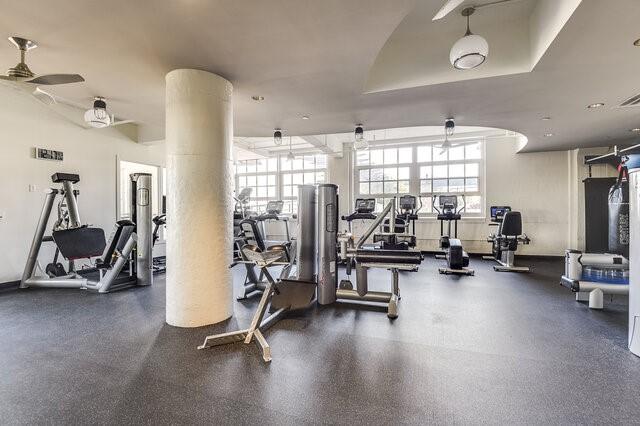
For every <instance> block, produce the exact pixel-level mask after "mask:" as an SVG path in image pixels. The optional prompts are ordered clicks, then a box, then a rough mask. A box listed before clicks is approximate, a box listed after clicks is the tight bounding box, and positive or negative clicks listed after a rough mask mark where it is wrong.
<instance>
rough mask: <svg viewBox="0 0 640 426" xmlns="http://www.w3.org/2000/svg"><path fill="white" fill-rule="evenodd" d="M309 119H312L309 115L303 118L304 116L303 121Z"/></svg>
mask: <svg viewBox="0 0 640 426" xmlns="http://www.w3.org/2000/svg"><path fill="white" fill-rule="evenodd" d="M309 118H310V117H309V116H308V115H303V116H302V119H303V120H308V119H309Z"/></svg>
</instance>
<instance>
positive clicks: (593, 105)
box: [587, 102, 604, 109]
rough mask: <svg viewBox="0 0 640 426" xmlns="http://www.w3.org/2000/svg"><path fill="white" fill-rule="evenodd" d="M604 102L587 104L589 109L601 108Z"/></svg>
mask: <svg viewBox="0 0 640 426" xmlns="http://www.w3.org/2000/svg"><path fill="white" fill-rule="evenodd" d="M603 106H604V104H603V103H602V102H596V103H595V104H591V105H587V108H589V109H595V108H601V107H603Z"/></svg>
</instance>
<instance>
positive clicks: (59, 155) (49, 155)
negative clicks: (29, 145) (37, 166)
mask: <svg viewBox="0 0 640 426" xmlns="http://www.w3.org/2000/svg"><path fill="white" fill-rule="evenodd" d="M35 154H36V158H37V159H39V160H54V161H62V160H64V153H63V152H62V151H54V150H53V149H44V148H35Z"/></svg>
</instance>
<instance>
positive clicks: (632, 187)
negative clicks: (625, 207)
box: [627, 155, 640, 356]
mask: <svg viewBox="0 0 640 426" xmlns="http://www.w3.org/2000/svg"><path fill="white" fill-rule="evenodd" d="M630 157H631V158H630V160H629V161H628V162H627V166H628V170H629V232H630V241H631V243H630V244H629V263H630V264H631V265H632V266H631V268H630V270H629V350H630V351H631V352H633V353H634V354H635V355H638V356H640V269H638V267H639V266H638V265H640V246H639V245H638V243H637V241H638V239H639V238H640V155H632V156H630ZM634 241H636V242H634ZM633 265H635V267H634V266H633Z"/></svg>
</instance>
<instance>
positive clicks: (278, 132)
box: [273, 129, 282, 146]
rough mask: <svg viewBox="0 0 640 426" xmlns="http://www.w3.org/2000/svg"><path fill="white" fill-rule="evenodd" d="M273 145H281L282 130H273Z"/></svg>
mask: <svg viewBox="0 0 640 426" xmlns="http://www.w3.org/2000/svg"><path fill="white" fill-rule="evenodd" d="M273 143H275V144H276V145H277V146H280V145H282V130H280V129H275V132H273Z"/></svg>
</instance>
